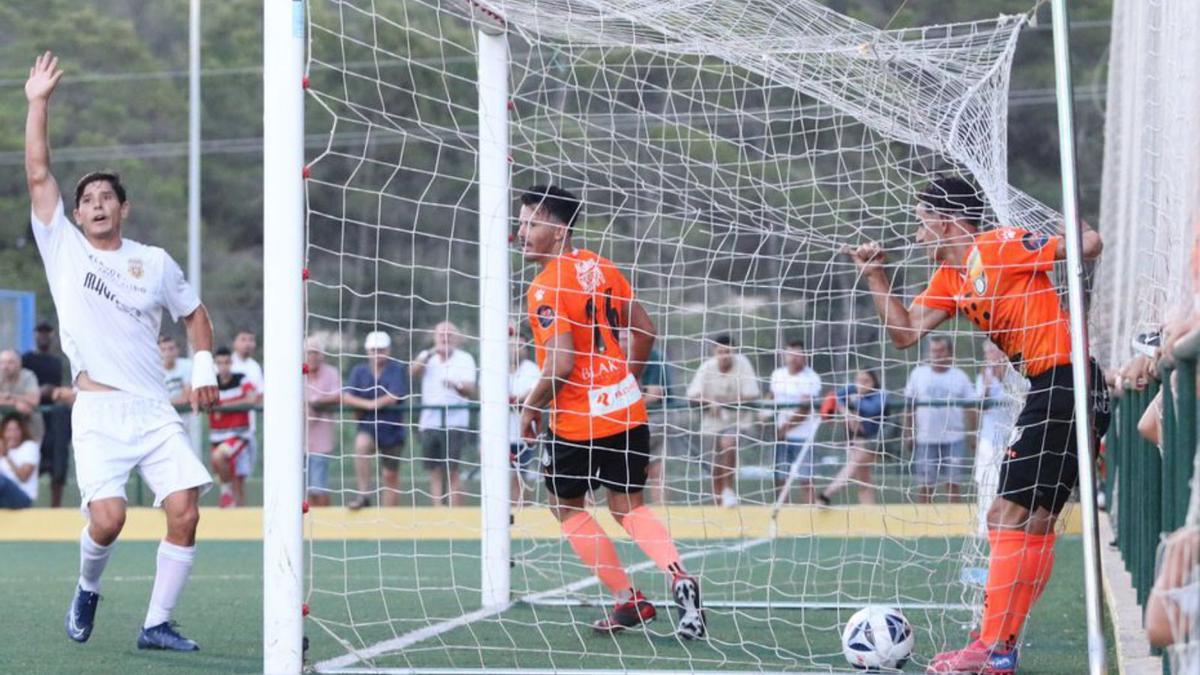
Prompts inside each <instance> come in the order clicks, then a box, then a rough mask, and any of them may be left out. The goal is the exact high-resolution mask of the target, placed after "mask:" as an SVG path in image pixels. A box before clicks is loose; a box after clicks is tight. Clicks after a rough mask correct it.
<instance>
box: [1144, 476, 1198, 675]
mask: <svg viewBox="0 0 1200 675" xmlns="http://www.w3.org/2000/svg"><path fill="white" fill-rule="evenodd" d="M1197 464H1198V466H1197V467H1196V470H1198V471H1200V454H1198V455H1197ZM1193 482H1194V481H1193ZM1195 489H1196V486H1195V485H1193V490H1195ZM1146 636H1147V637H1148V638H1149V639H1150V644H1151V645H1154V646H1155V647H1166V648H1167V659H1168V661H1169V663H1170V664H1171V667H1170V672H1172V673H1197V672H1200V522H1198V521H1197V520H1196V519H1191V520H1190V521H1189V522H1188V524H1186V525H1184V526H1183V527H1181V528H1179V529H1178V530H1176V531H1175V532H1173V533H1171V535H1170V536H1169V537H1167V538H1166V540H1165V541H1163V543H1162V544H1161V545H1160V546H1159V549H1158V573H1157V576H1156V577H1155V579H1154V587H1153V588H1152V589H1151V590H1150V597H1149V599H1148V600H1147V602H1146Z"/></svg>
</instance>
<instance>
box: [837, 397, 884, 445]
mask: <svg viewBox="0 0 1200 675" xmlns="http://www.w3.org/2000/svg"><path fill="white" fill-rule="evenodd" d="M837 398H838V403H840V404H842V405H843V406H845V408H846V410H848V411H850V412H852V413H854V414H855V415H857V416H858V418H859V426H858V433H857V434H855V436H856V437H858V438H865V439H876V438H879V429H880V427H881V426H882V425H883V415H884V408H885V407H886V406H887V396H886V395H885V394H884V392H882V391H879V390H875V391H872V392H868V393H866V394H860V393H859V388H858V386H857V385H853V384H850V385H846V386H845V387H842V388H841V389H839V390H838V393H837Z"/></svg>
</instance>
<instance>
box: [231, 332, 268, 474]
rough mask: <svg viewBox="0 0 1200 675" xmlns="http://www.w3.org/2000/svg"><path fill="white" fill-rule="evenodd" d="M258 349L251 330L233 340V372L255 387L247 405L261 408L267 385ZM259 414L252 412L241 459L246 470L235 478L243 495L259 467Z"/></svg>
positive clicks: (240, 466)
mask: <svg viewBox="0 0 1200 675" xmlns="http://www.w3.org/2000/svg"><path fill="white" fill-rule="evenodd" d="M256 349H258V338H257V337H255V335H254V331H252V330H250V329H249V328H243V329H241V330H239V331H238V332H237V335H235V336H234V338H233V350H232V352H233V353H232V357H233V360H232V368H233V372H235V373H241V374H242V376H243V377H245V378H246V380H247V381H249V382H250V384H252V385H254V399H253V400H251V401H247V402H246V404H247V405H253V406H261V405H262V401H263V395H264V394H266V389H265V387H264V385H265V384H266V381H265V379H264V378H263V369H262V366H260V365H259V364H258V361H255V360H254V351H255V350H256ZM257 430H258V413H257V412H256V411H254V410H251V411H250V434H249V436H248V439H249V441H250V444H249V445H248V446H247V447H246V452H245V455H244V456H243V457H242V459H241V464H240V465H239V468H240V469H242V470H245V473H242V472H241V471H239V472H238V474H237V475H236V476H234V482H235V483H236V484H237V486H238V494H241V493H242V491H243V490H244V489H245V487H244V486H245V483H246V477H247V476H249V475H250V474H252V473H254V468H255V467H256V466H258V434H257V433H256V432H257Z"/></svg>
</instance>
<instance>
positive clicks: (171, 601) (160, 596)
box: [142, 540, 196, 628]
mask: <svg viewBox="0 0 1200 675" xmlns="http://www.w3.org/2000/svg"><path fill="white" fill-rule="evenodd" d="M195 556H196V547H195V546H176V545H175V544H172V543H170V542H168V541H165V540H164V541H162V542H160V543H159V544H158V570H157V571H156V572H155V574H154V591H152V592H151V593H150V609H148V610H147V611H146V622H145V623H144V624H142V625H143V626H144V627H145V628H150V627H152V626H157V625H158V624H160V623H164V622H166V621H169V620H170V618H171V610H173V609H175V602H176V601H178V600H179V594H180V593H182V592H183V586H184V584H186V583H187V579H188V574H190V573H191V571H192V559H193V558H194V557H195Z"/></svg>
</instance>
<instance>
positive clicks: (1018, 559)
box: [979, 530, 1026, 646]
mask: <svg viewBox="0 0 1200 675" xmlns="http://www.w3.org/2000/svg"><path fill="white" fill-rule="evenodd" d="M1025 537H1026V535H1025V532H1024V531H1023V530H988V542H990V543H991V546H992V554H991V559H990V560H989V562H988V578H987V585H986V586H985V587H984V595H983V625H982V626H981V627H980V630H979V639H980V641H982V642H983V643H984V644H985V645H989V646H992V645H999V644H1002V643H1004V642H1005V641H1007V640H1008V639H1009V634H1008V633H1006V632H1005V630H1006V628H1007V627H1008V625H1009V617H1010V616H1011V615H1012V614H1013V613H1014V611H1015V610H1016V609H1017V607H1016V596H1017V595H1018V594H1019V585H1020V583H1021V568H1022V567H1023V566H1024V562H1025ZM1023 620H1024V619H1022V621H1023Z"/></svg>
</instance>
